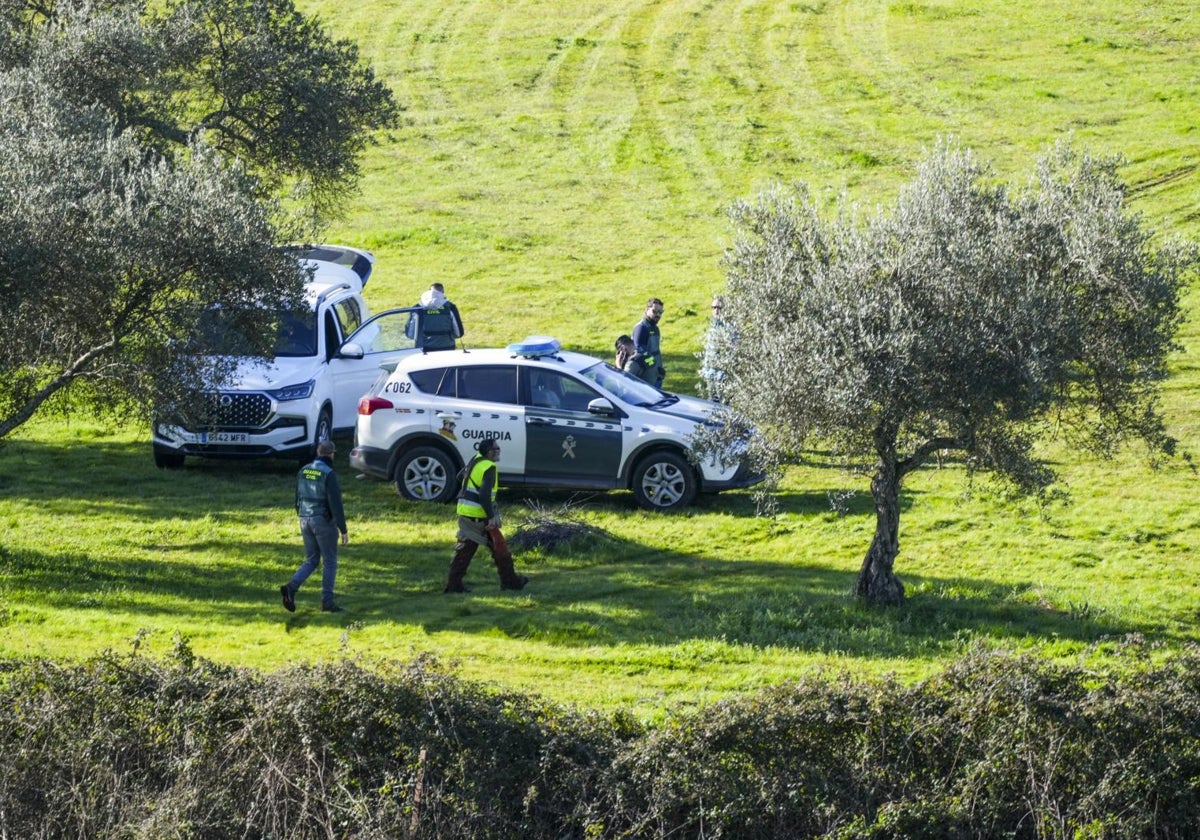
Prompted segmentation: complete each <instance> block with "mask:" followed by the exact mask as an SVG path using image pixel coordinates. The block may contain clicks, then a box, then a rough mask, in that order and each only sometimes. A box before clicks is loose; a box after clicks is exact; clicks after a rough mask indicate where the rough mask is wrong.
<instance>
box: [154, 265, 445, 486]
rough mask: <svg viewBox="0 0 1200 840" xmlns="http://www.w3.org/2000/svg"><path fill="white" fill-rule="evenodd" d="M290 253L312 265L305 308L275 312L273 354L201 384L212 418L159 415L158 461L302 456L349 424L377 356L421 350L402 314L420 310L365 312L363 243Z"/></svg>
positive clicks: (409, 316) (367, 270) (414, 315)
mask: <svg viewBox="0 0 1200 840" xmlns="http://www.w3.org/2000/svg"><path fill="white" fill-rule="evenodd" d="M297 258H298V259H300V260H301V262H302V264H303V265H305V267H308V268H311V269H312V270H313V275H312V280H311V281H310V282H309V284H308V287H307V289H306V292H307V300H308V303H309V305H310V308H309V310H308V312H307V313H306V317H304V318H292V317H290V316H289V317H287V318H283V319H281V324H280V339H279V343H278V349H277V352H276V355H275V357H274V358H273V359H271V360H269V361H268V360H263V359H254V358H246V359H244V360H242V361H240V362H239V365H238V369H237V371H236V373H235V375H234V377H233V380H232V381H233V383H234V384H233V385H232V386H229V387H225V388H222V389H220V390H214V391H211V392H209V393H208V395H207V396H208V397H209V398H211V399H212V400H213V402H214V403H215V405H214V407H213V411H212V413H211V416H213V417H215V420H213V421H212V422H211V424H207V425H204V426H203V427H199V426H189V425H188V424H186V423H185V422H183V421H181V420H179V419H178V418H175V417H172V416H170V415H164V416H160V417H157V418H156V419H155V421H154V423H153V429H152V435H153V448H154V463H155V464H156V465H158V466H159V467H168V468H178V467H181V466H183V462H184V458H185V456H187V455H202V456H205V457H213V458H246V457H259V456H274V455H286V456H297V457H299V458H301V459H306V458H308V457H310V456H311V453H312V450H313V447H314V446H315V444H316V443H317V441H320V440H321V439H323V438H327V437H330V436H332V435H333V434H334V433H336V432H345V433H349V432H350V430H351V429H353V427H354V422H355V417H356V414H355V412H356V410H357V406H358V398H359V397H360V396H362V394H363V392H364V391H366V390H367V388H368V387H369V386H370V384H371V382H372V381H373V380H374V379H375V377H376V375H377V374H378V373H379V366H380V364H381V363H383V362H384V361H387V360H389V359H394V358H396V357H398V356H400V355H403V354H405V353H411V352H413V351H414V350H417V351H418V352H419V348H418V346H417V345H419V343H420V339H419V336H420V334H421V332H420V330H419V329H415V330H414V329H413V328H412V324H411V323H410V322H414V321H415V319H419V318H420V317H421V315H420V312H419V311H418V310H416V309H414V308H411V307H410V308H406V309H394V310H388V311H387V312H382V313H380V314H379V315H376V316H375V317H373V318H368V317H367V314H368V312H367V304H366V302H365V301H364V300H363V296H362V290H363V286H364V285H365V284H366V282H367V279H368V278H369V277H370V275H371V269H372V267H373V265H374V262H375V258H374V257H373V256H372V255H371V254H370V253H368V252H367V251H361V250H358V249H356V248H348V247H345V246H339V245H318V246H315V247H311V248H306V249H303V250H301V251H299V252H298V253H297ZM414 336H417V338H414Z"/></svg>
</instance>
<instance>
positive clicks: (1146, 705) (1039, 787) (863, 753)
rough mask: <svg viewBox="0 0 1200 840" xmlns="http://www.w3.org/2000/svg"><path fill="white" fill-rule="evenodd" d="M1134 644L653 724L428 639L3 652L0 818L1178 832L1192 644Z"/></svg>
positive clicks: (221, 825)
mask: <svg viewBox="0 0 1200 840" xmlns="http://www.w3.org/2000/svg"><path fill="white" fill-rule="evenodd" d="M1153 653H1154V651H1149V650H1147V649H1146V647H1145V646H1144V645H1141V644H1128V645H1124V646H1122V647H1120V648H1119V649H1117V650H1116V651H1115V652H1113V653H1112V657H1111V659H1110V660H1109V662H1108V663H1107V664H1106V666H1105V667H1104V668H1103V669H1094V668H1088V667H1084V666H1082V665H1080V666H1074V667H1070V666H1063V665H1056V664H1053V663H1051V662H1048V661H1046V660H1044V659H1040V658H1037V657H1031V656H1011V655H1006V654H997V653H990V652H987V651H982V650H980V651H975V652H973V653H971V654H969V655H968V656H966V657H964V658H963V659H961V660H960V661H958V662H957V663H955V664H954V665H953V666H952V667H950V668H949V669H947V670H946V671H945V672H944V673H942V674H940V675H939V676H937V677H936V678H934V679H932V680H929V681H928V682H926V683H923V684H920V685H915V686H905V685H902V684H900V683H898V682H895V681H891V680H880V681H872V682H855V681H850V680H847V679H840V680H830V681H822V680H819V679H816V678H806V679H804V680H800V681H797V682H796V683H793V684H789V685H781V686H777V687H774V688H771V689H768V690H765V691H762V692H760V693H758V694H755V695H752V696H747V697H744V698H740V699H737V700H732V701H728V702H723V703H720V704H717V705H714V706H711V707H708V708H705V709H701V710H698V711H691V712H687V713H679V714H677V715H675V716H673V717H671V718H669V719H668V720H667V721H666V722H664V723H662V724H661V725H658V726H656V727H653V728H646V727H644V726H642V725H640V724H638V723H636V722H634V721H631V720H629V719H628V718H627V717H625V716H622V715H618V716H615V717H611V718H605V717H601V716H599V715H596V714H581V713H577V712H575V711H572V710H569V709H564V708H561V707H556V706H551V705H548V704H545V703H543V702H541V701H539V700H536V699H534V698H531V697H528V696H525V695H520V694H515V693H511V692H504V691H498V690H494V689H492V688H490V687H487V686H483V685H479V684H474V683H469V682H466V681H463V680H461V679H458V678H457V677H455V676H454V675H453V674H450V673H448V672H446V671H445V670H444V669H443V668H441V667H440V666H439V665H438V664H437V663H436V662H432V661H428V660H418V661H415V662H412V663H408V664H390V663H386V664H383V665H379V666H377V667H367V666H365V665H363V664H361V663H356V662H352V661H341V662H336V663H331V664H323V665H317V666H304V667H294V668H286V669H284V670H281V671H279V672H277V673H274V674H269V675H263V674H261V673H258V672H255V671H250V670H239V669H232V668H227V667H223V666H218V665H214V664H213V663H211V662H206V661H202V660H196V659H195V658H194V657H193V656H192V655H191V653H190V651H189V650H188V648H187V646H186V645H184V644H181V645H179V646H178V647H177V650H176V653H175V656H174V657H173V658H172V659H171V660H169V661H156V660H154V659H152V658H149V657H146V656H142V655H138V654H136V653H134V654H132V655H127V656H118V655H116V654H111V653H110V654H106V655H104V656H101V657H98V658H96V659H94V660H92V661H89V662H86V663H81V664H74V665H65V664H56V663H53V662H49V661H45V660H21V661H8V662H6V663H4V670H3V679H2V680H0V749H2V750H3V756H4V760H3V762H2V764H0V836H5V837H30V838H38V837H62V836H74V837H116V836H120V837H147V838H149V837H155V838H158V837H188V838H193V837H194V838H208V837H211V838H226V837H269V838H306V837H326V836H336V837H364V838H365V837H371V838H374V837H379V838H383V837H388V838H394V837H412V838H426V837H428V838H435V837H436V838H459V837H461V838H468V837H469V838H477V837H494V838H554V839H555V840H566V839H567V838H607V837H613V838H617V837H622V838H635V837H636V838H643V837H662V838H666V837H677V836H685V837H701V836H702V837H705V838H720V837H726V838H776V837H831V838H844V839H846V840H848V838H900V837H905V838H908V837H926V838H934V837H946V838H957V837H1030V838H1034V837H1036V838H1043V837H1052V838H1066V837H1075V838H1101V837H1105V838H1109V837H1111V838H1126V837H1162V838H1176V837H1178V838H1183V837H1192V836H1197V835H1200V782H1198V780H1200V700H1198V699H1197V698H1198V697H1200V691H1198V689H1200V684H1198V683H1200V676H1198V675H1200V650H1196V649H1188V650H1185V651H1184V652H1182V653H1179V654H1174V655H1172V656H1170V657H1167V658H1163V659H1162V660H1161V661H1156V660H1155V659H1154V658H1153V657H1152V654H1153Z"/></svg>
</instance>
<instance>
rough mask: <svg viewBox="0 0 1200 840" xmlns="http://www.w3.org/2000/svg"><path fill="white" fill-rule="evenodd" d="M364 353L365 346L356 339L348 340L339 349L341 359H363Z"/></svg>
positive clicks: (338, 354) (338, 353) (338, 355)
mask: <svg viewBox="0 0 1200 840" xmlns="http://www.w3.org/2000/svg"><path fill="white" fill-rule="evenodd" d="M363 355H364V353H363V347H362V345H361V344H359V343H358V342H356V341H348V342H346V343H345V344H343V345H342V346H341V347H339V348H338V351H337V357H338V358H339V359H361V358H362V357H363Z"/></svg>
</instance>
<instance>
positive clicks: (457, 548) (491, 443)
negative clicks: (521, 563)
mask: <svg viewBox="0 0 1200 840" xmlns="http://www.w3.org/2000/svg"><path fill="white" fill-rule="evenodd" d="M475 449H476V451H477V452H478V453H479V454H478V455H476V456H475V457H474V458H472V459H471V462H470V463H469V464H467V467H466V469H465V470H464V471H463V473H464V475H463V482H462V487H461V488H460V489H459V492H458V534H457V539H458V542H456V543H455V545H454V559H452V560H451V561H450V576H449V578H448V579H447V580H446V588H445V589H444V590H443V591H444V592H468V591H469V590H468V589H467V587H466V586H465V585H464V584H463V578H464V577H466V574H467V569H468V568H469V567H470V565H471V558H472V557H474V556H475V551H476V550H477V549H478V548H479V546H481V545H483V546H487V548H488V550H489V551H490V552H491V553H492V560H493V561H494V562H495V564H496V571H498V572H499V573H500V588H501V589H523V588H524V587H525V584H526V583H528V582H529V578H527V577H526V576H525V575H519V574H517V572H516V569H514V568H513V558H512V554H511V553H510V552H509V551H508V546H507V544H505V543H504V538H503V537H502V536H501V535H500V512H499V510H497V508H496V491H498V490H499V489H500V481H499V479H498V477H497V467H496V461H498V460H499V459H500V443H499V441H497V440H496V439H495V438H490V437H489V438H484V439H483V440H481V441H479V443H477V444H476V445H475Z"/></svg>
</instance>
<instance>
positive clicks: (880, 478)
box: [854, 427, 904, 607]
mask: <svg viewBox="0 0 1200 840" xmlns="http://www.w3.org/2000/svg"><path fill="white" fill-rule="evenodd" d="M875 449H876V451H877V452H878V454H879V467H878V469H877V470H876V471H875V475H874V476H873V477H872V478H871V496H872V498H873V499H874V500H875V537H874V538H873V539H872V540H871V547H870V548H869V549H867V556H866V557H865V558H863V564H862V568H861V569H859V572H858V581H857V582H856V583H855V584H854V594H855V595H856V596H858V597H859V598H863V599H864V600H866V601H867V603H869V604H878V605H880V606H888V607H896V606H900V605H901V604H903V603H904V584H903V583H901V582H900V578H898V577H896V574H895V572H893V571H892V568H893V566H894V565H895V563H896V555H897V554H899V553H900V479H901V476H902V471H901V466H900V464H899V462H898V460H897V458H896V432H895V430H894V429H888V428H882V427H881V428H879V429H877V430H876V432H875Z"/></svg>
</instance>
